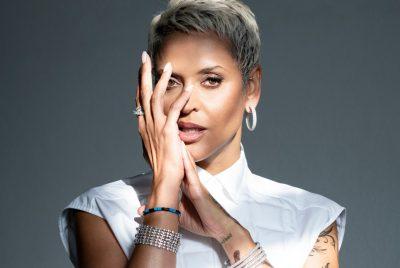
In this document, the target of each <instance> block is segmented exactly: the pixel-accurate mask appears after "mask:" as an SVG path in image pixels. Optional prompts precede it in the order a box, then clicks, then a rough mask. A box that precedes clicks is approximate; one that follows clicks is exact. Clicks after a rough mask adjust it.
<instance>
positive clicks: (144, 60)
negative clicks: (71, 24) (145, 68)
mask: <svg viewBox="0 0 400 268" xmlns="http://www.w3.org/2000/svg"><path fill="white" fill-rule="evenodd" d="M146 60H147V53H146V51H143V52H142V63H143V64H144V63H145V62H146Z"/></svg>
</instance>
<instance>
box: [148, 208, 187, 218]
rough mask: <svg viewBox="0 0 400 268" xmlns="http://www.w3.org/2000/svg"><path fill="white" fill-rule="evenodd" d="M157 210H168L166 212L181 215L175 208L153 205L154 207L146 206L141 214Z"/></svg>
mask: <svg viewBox="0 0 400 268" xmlns="http://www.w3.org/2000/svg"><path fill="white" fill-rule="evenodd" d="M157 211H168V212H171V213H174V214H176V215H178V216H180V215H181V212H180V211H179V210H177V209H175V208H166V207H154V208H147V209H145V210H144V211H143V216H144V215H147V214H149V213H152V212H157Z"/></svg>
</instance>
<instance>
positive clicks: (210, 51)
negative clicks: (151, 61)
mask: <svg viewBox="0 0 400 268" xmlns="http://www.w3.org/2000/svg"><path fill="white" fill-rule="evenodd" d="M167 62H171V63H172V65H173V68H179V67H182V68H184V69H185V70H189V69H191V68H203V67H207V66H209V65H221V66H223V67H224V68H227V69H229V68H236V63H235V60H234V58H233V57H232V54H231V50H230V46H229V43H228V42H227V41H225V40H223V39H221V38H219V37H218V35H217V34H215V33H191V34H185V33H179V32H177V33H173V34H170V35H169V36H167V37H166V39H165V40H164V43H163V47H162V49H161V51H160V54H159V58H158V60H157V63H158V64H157V65H158V66H159V67H161V66H164V65H165V64H166V63H167Z"/></svg>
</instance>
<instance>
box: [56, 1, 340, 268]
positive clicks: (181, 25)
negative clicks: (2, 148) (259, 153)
mask: <svg viewBox="0 0 400 268" xmlns="http://www.w3.org/2000/svg"><path fill="white" fill-rule="evenodd" d="M148 41H149V44H148V52H149V53H146V52H143V55H142V65H141V68H140V70H141V72H140V74H139V83H138V86H137V89H136V106H137V109H136V111H135V114H136V115H137V119H138V130H139V133H140V135H141V138H142V142H143V148H144V156H145V158H146V160H147V161H148V163H149V165H150V166H151V170H150V171H149V172H147V173H141V174H139V175H136V176H134V177H130V178H126V179H123V180H118V181H114V182H110V183H108V184H105V185H101V186H98V187H94V188H92V189H90V190H88V191H86V192H85V193H83V194H81V195H80V196H78V197H77V198H75V199H74V200H73V201H72V202H71V203H70V204H69V205H68V206H67V207H65V208H64V210H63V212H62V214H61V215H60V218H59V227H60V234H61V238H62V241H63V244H64V246H65V248H66V250H67V252H68V254H69V257H70V259H71V261H72V262H73V263H74V265H75V266H78V267H221V266H222V265H227V266H231V267H276V268H279V267H290V268H295V267H306V268H310V267H330V268H333V267H339V264H338V259H339V249H340V246H341V243H342V241H343V236H344V230H345V222H346V213H345V208H344V207H342V206H340V205H339V204H337V203H336V202H334V201H333V200H330V199H328V198H326V197H324V196H321V195H318V194H315V193H311V192H308V191H306V190H303V189H300V188H297V187H294V186H290V185H287V184H282V183H278V182H276V181H273V180H270V179H268V178H263V177H261V176H258V175H256V174H253V173H252V172H251V171H250V170H249V168H248V166H247V161H246V156H245V153H244V147H243V144H242V143H241V136H242V121H243V113H244V112H246V124H247V127H248V128H249V130H254V128H255V126H256V110H255V108H256V106H257V104H258V102H259V98H260V92H261V67H260V64H259V58H260V38H259V30H258V26H257V23H256V21H255V18H254V14H253V13H252V12H251V10H250V9H249V8H248V7H247V6H246V5H244V4H243V3H241V2H239V1H233V0H219V1H215V0H214V1H212V0H208V1H195V0H186V1H170V3H169V5H168V7H167V9H166V10H165V11H163V12H162V13H161V14H159V15H157V16H156V17H155V18H154V19H153V21H152V24H151V29H150V33H149V40H148ZM250 117H251V118H252V120H251V121H252V124H250Z"/></svg>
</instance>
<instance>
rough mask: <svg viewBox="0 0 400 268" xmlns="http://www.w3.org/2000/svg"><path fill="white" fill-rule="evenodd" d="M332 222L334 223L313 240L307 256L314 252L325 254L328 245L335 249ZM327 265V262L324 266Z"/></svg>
mask: <svg viewBox="0 0 400 268" xmlns="http://www.w3.org/2000/svg"><path fill="white" fill-rule="evenodd" d="M334 224H335V223H333V224H331V225H330V226H329V227H328V228H327V229H325V230H323V231H322V232H321V233H320V234H319V235H318V238H317V241H316V242H315V245H314V247H313V249H312V250H311V252H310V254H309V256H314V255H315V254H326V252H327V250H328V246H329V245H330V246H332V247H333V248H334V249H335V251H336V239H335V237H334V233H335V231H334V230H333V227H334ZM328 266H329V263H327V264H326V266H325V267H328Z"/></svg>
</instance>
